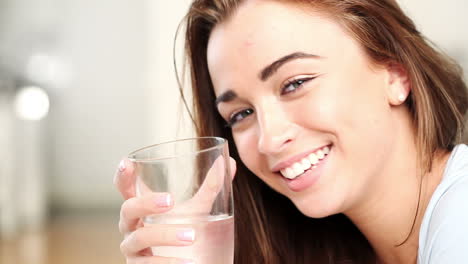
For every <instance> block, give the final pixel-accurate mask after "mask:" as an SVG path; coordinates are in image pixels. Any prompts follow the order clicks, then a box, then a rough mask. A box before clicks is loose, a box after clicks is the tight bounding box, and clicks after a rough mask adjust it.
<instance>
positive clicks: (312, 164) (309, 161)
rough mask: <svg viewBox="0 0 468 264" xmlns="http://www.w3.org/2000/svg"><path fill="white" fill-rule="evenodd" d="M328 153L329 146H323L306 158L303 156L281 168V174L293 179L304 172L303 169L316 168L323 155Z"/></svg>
mask: <svg viewBox="0 0 468 264" xmlns="http://www.w3.org/2000/svg"><path fill="white" fill-rule="evenodd" d="M329 153H330V148H329V147H324V148H323V149H321V150H318V151H317V152H316V153H311V154H309V156H307V157H306V158H303V159H302V160H301V161H300V162H295V163H294V164H293V165H292V166H289V167H288V168H285V169H282V170H281V174H282V175H283V176H284V177H285V178H288V179H290V180H292V179H295V178H296V177H297V176H299V175H301V174H303V173H304V171H306V170H308V169H310V168H312V169H315V168H317V164H318V163H319V162H320V160H322V159H323V158H324V157H325V155H328V154H329Z"/></svg>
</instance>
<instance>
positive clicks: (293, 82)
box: [281, 76, 315, 95]
mask: <svg viewBox="0 0 468 264" xmlns="http://www.w3.org/2000/svg"><path fill="white" fill-rule="evenodd" d="M314 78H315V77H311V76H309V77H296V78H295V79H292V80H288V81H287V82H286V84H285V85H284V86H283V87H282V88H281V95H285V94H289V93H294V92H297V91H298V90H299V89H300V88H301V87H302V86H303V85H304V84H305V83H307V82H308V81H311V80H313V79H314ZM290 85H297V86H296V87H295V88H294V90H292V91H290V92H284V91H285V90H286V88H288V87H289V86H290Z"/></svg>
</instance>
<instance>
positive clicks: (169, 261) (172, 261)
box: [127, 256, 194, 264]
mask: <svg viewBox="0 0 468 264" xmlns="http://www.w3.org/2000/svg"><path fill="white" fill-rule="evenodd" d="M127 264H194V262H193V261H192V260H188V259H179V258H167V257H160V256H151V257H133V258H129V259H127Z"/></svg>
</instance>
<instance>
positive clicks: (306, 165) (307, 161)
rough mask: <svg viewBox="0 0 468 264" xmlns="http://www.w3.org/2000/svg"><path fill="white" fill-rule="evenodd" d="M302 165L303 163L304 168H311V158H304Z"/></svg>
mask: <svg viewBox="0 0 468 264" xmlns="http://www.w3.org/2000/svg"><path fill="white" fill-rule="evenodd" d="M301 165H302V169H303V170H308V169H309V168H310V165H311V163H310V160H309V159H306V158H304V159H302V160H301Z"/></svg>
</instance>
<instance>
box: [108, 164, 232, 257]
mask: <svg viewBox="0 0 468 264" xmlns="http://www.w3.org/2000/svg"><path fill="white" fill-rule="evenodd" d="M215 163H216V162H215ZM230 163H231V164H230V167H231V174H232V175H235V169H236V166H235V161H234V160H233V159H230ZM213 167H214V168H215V167H216V164H215V165H214V166H213ZM212 171H213V173H210V172H209V173H208V175H207V178H206V180H205V182H204V183H203V185H202V187H201V188H200V190H199V192H198V193H197V194H196V195H195V196H194V197H193V199H192V200H190V201H189V202H188V203H187V204H183V205H179V206H178V207H177V208H176V209H175V210H174V211H179V212H180V211H184V212H187V211H188V212H189V213H190V211H192V210H196V211H200V210H202V211H204V210H205V209H206V208H205V207H206V206H207V204H211V202H210V201H208V200H212V199H214V198H215V196H216V195H213V193H217V192H218V191H219V189H218V188H219V184H222V181H220V173H219V172H218V171H217V170H216V169H214V170H212ZM135 177H136V175H135V173H134V167H133V165H132V163H131V162H130V161H129V160H127V159H124V160H122V161H121V163H120V165H119V168H118V170H117V172H116V174H115V177H114V184H115V185H116V186H117V188H118V190H119V191H120V193H121V194H122V196H123V198H124V199H125V201H124V203H123V204H122V207H121V211H120V222H119V230H120V232H121V233H122V234H123V235H124V240H123V242H122V243H121V245H120V250H121V251H122V253H123V255H124V256H125V258H126V260H127V264H130V263H131V264H139V263H151V264H188V263H192V262H191V261H190V260H184V259H180V258H172V257H171V258H170V257H162V256H153V253H152V252H151V247H158V246H190V245H192V244H193V243H194V240H195V231H194V230H193V228H191V227H190V226H184V228H181V227H180V226H175V225H165V224H151V225H147V226H145V225H144V224H143V222H142V220H141V219H142V218H143V217H145V216H150V215H155V214H161V213H167V212H169V211H170V210H172V209H174V202H173V200H172V198H171V196H170V194H169V193H154V192H150V193H146V194H144V195H143V196H141V197H136V196H135V189H136V188H135ZM196 205H198V206H196ZM189 208H190V209H189Z"/></svg>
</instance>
